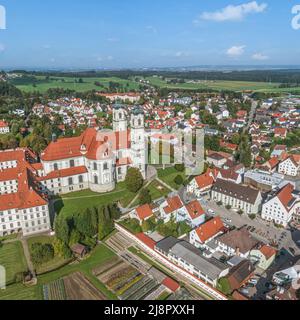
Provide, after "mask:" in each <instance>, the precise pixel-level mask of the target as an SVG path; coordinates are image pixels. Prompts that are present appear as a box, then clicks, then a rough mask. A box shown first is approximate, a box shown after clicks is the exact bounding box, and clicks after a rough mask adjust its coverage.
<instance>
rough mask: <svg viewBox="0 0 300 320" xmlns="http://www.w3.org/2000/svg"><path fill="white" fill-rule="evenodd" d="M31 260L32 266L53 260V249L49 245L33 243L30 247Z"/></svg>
mask: <svg viewBox="0 0 300 320" xmlns="http://www.w3.org/2000/svg"><path fill="white" fill-rule="evenodd" d="M31 258H32V261H33V263H34V264H37V265H39V264H42V263H45V262H48V261H50V260H52V259H53V258H54V248H53V246H52V244H50V243H45V244H42V243H34V244H33V245H32V246H31Z"/></svg>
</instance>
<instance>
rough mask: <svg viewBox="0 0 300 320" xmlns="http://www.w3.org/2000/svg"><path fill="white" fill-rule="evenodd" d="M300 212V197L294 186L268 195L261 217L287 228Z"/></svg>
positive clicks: (285, 187)
mask: <svg viewBox="0 0 300 320" xmlns="http://www.w3.org/2000/svg"><path fill="white" fill-rule="evenodd" d="M299 210H300V195H299V192H297V191H296V190H295V188H294V186H293V185H292V184H290V183H289V184H287V185H285V186H284V187H283V188H281V189H280V190H279V191H275V192H273V193H270V194H269V195H268V198H267V199H266V201H265V203H264V204H263V206H262V214H261V217H262V219H264V220H267V221H273V222H275V223H276V224H278V225H282V226H284V227H286V226H287V225H288V223H289V222H290V221H291V220H292V217H293V215H294V214H297V213H298V212H299Z"/></svg>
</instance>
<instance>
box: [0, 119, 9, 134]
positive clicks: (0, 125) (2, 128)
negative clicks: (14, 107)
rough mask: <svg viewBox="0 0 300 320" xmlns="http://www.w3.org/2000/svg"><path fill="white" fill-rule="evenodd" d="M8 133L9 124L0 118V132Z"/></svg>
mask: <svg viewBox="0 0 300 320" xmlns="http://www.w3.org/2000/svg"><path fill="white" fill-rule="evenodd" d="M7 133H9V125H8V123H7V122H6V121H4V120H0V134H7Z"/></svg>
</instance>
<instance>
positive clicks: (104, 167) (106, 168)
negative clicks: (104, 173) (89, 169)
mask: <svg viewBox="0 0 300 320" xmlns="http://www.w3.org/2000/svg"><path fill="white" fill-rule="evenodd" d="M103 169H104V170H108V164H107V163H106V162H105V163H104V165H103Z"/></svg>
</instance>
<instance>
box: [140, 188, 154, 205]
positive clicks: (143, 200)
mask: <svg viewBox="0 0 300 320" xmlns="http://www.w3.org/2000/svg"><path fill="white" fill-rule="evenodd" d="M151 202H152V197H151V193H150V190H149V189H147V188H145V189H143V190H142V191H141V193H140V196H139V204H140V205H141V206H142V205H144V204H150V203H151Z"/></svg>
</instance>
